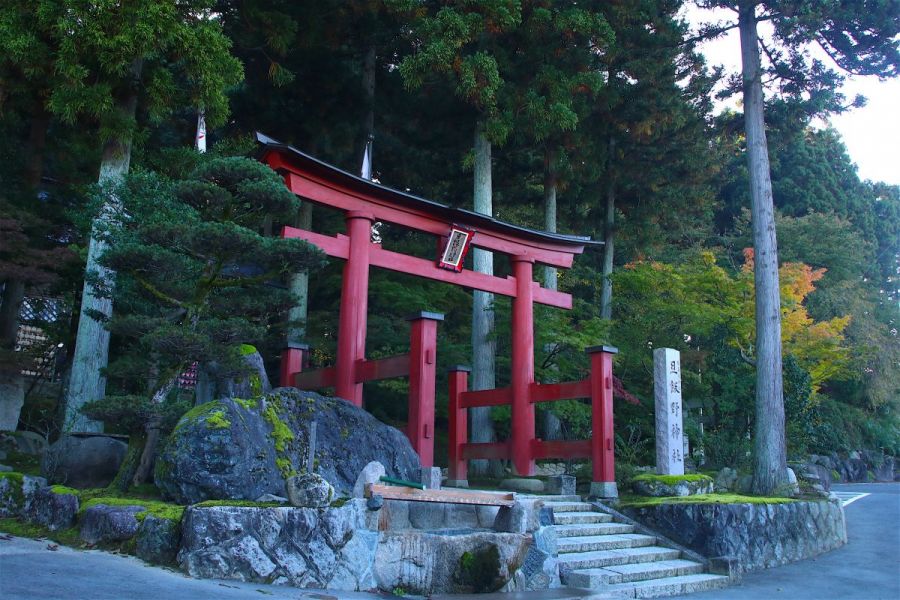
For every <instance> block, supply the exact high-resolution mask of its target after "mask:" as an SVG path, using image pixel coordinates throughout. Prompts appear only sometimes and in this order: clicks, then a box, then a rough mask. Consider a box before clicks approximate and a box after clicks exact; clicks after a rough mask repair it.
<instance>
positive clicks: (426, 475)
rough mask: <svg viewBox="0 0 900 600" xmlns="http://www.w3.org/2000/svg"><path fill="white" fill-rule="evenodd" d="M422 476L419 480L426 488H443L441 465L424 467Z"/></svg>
mask: <svg viewBox="0 0 900 600" xmlns="http://www.w3.org/2000/svg"><path fill="white" fill-rule="evenodd" d="M421 473H422V476H421V477H419V482H420V483H421V484H422V485H424V486H425V489H426V490H439V489H441V469H440V467H422V469H421Z"/></svg>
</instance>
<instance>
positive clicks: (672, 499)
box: [619, 493, 796, 508]
mask: <svg viewBox="0 0 900 600" xmlns="http://www.w3.org/2000/svg"><path fill="white" fill-rule="evenodd" d="M788 502H796V500H794V499H793V498H780V497H768V496H743V495H741V494H718V493H715V494H699V495H696V496H664V497H659V498H656V497H648V496H634V495H622V497H621V498H619V505H620V506H622V507H628V508H645V507H648V506H659V505H660V504H786V503H788Z"/></svg>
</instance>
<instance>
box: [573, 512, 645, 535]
mask: <svg viewBox="0 0 900 600" xmlns="http://www.w3.org/2000/svg"><path fill="white" fill-rule="evenodd" d="M607 516H609V515H607ZM609 519H610V520H609V522H606V523H584V524H581V525H557V526H556V527H555V530H556V535H557V537H559V538H568V537H586V536H591V535H605V534H607V533H633V532H634V525H626V524H625V523H613V522H612V517H609Z"/></svg>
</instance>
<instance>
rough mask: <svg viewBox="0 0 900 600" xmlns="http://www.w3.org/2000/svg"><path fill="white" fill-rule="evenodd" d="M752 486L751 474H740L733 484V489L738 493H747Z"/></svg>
mask: <svg viewBox="0 0 900 600" xmlns="http://www.w3.org/2000/svg"><path fill="white" fill-rule="evenodd" d="M752 488H753V475H741V476H740V477H738V480H737V483H735V485H734V491H736V492H737V493H738V494H749V493H750V490H751V489H752Z"/></svg>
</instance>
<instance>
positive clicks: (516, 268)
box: [510, 256, 535, 476]
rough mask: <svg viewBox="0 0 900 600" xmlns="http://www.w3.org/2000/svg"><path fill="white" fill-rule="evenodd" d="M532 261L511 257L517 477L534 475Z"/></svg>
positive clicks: (514, 443) (513, 407)
mask: <svg viewBox="0 0 900 600" xmlns="http://www.w3.org/2000/svg"><path fill="white" fill-rule="evenodd" d="M533 266H534V260H533V259H531V258H529V257H527V256H514V257H513V258H512V268H513V276H514V277H515V278H516V296H515V297H514V298H513V301H512V373H511V377H510V379H511V386H510V387H511V388H512V436H511V437H512V440H511V442H512V443H511V454H512V462H513V467H514V468H515V471H516V474H517V475H523V476H527V475H533V474H534V457H533V456H532V452H531V445H532V441H533V440H534V438H535V435H534V404H532V402H531V385H532V384H533V383H534V286H533V284H532V268H533Z"/></svg>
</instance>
